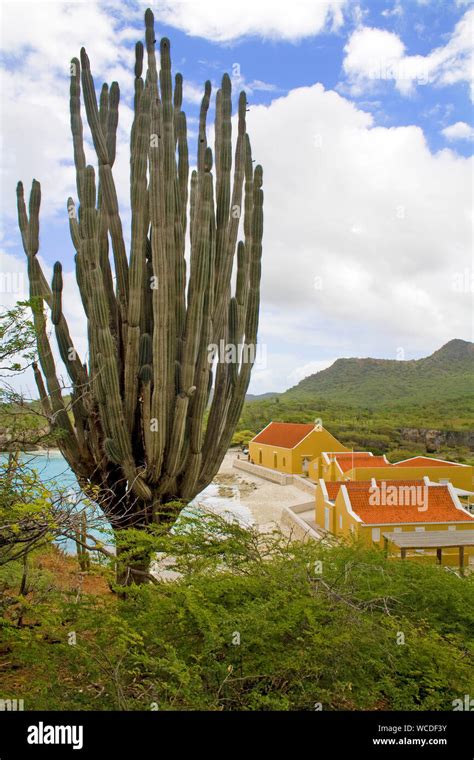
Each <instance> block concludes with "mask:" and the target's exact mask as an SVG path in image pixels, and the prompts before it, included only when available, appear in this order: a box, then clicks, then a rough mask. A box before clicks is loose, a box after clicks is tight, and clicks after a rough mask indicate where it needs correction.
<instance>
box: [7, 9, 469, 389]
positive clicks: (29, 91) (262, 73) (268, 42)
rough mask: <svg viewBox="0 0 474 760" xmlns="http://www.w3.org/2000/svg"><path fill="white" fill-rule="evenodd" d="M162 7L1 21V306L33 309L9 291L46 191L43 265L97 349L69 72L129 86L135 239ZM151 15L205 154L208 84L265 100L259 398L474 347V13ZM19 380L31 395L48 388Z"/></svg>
mask: <svg viewBox="0 0 474 760" xmlns="http://www.w3.org/2000/svg"><path fill="white" fill-rule="evenodd" d="M145 7H146V6H145V5H142V4H138V3H125V4H124V3H120V2H118V0H117V1H116V0H110V2H79V3H74V4H71V5H67V4H64V3H55V2H46V3H42V2H36V3H34V4H28V3H22V2H15V3H9V2H6V3H4V4H3V6H2V16H3V18H2V22H3V23H2V27H3V29H2V48H3V50H4V54H3V58H2V59H1V62H2V79H3V95H2V98H3V103H2V106H3V108H2V123H1V130H2V136H3V145H4V148H3V159H4V160H3V164H4V171H3V175H2V239H1V255H2V268H3V272H4V273H6V274H7V275H12V277H13V279H11V280H10V287H8V282H9V280H8V277H7V278H6V279H4V280H3V283H2V288H3V291H4V292H3V293H1V294H0V295H1V296H2V301H3V302H4V305H10V304H11V303H12V302H13V301H15V300H16V299H17V298H18V297H21V296H22V295H23V294H22V293H20V292H19V289H18V288H15V287H12V285H11V283H15V282H17V281H18V282H21V277H22V276H24V255H23V253H22V250H21V245H20V240H19V235H18V232H17V229H16V221H15V205H14V189H15V184H16V181H17V179H22V180H23V181H24V182H25V187H28V186H29V183H30V182H31V179H32V177H33V176H34V177H36V178H37V179H39V180H40V181H41V182H42V186H43V205H42V213H41V249H40V255H41V257H42V260H43V262H44V265H45V269H46V270H47V272H48V273H49V270H50V269H51V268H52V265H53V263H54V261H55V260H56V259H60V260H61V261H62V262H63V265H64V268H65V270H66V272H69V273H70V274H69V276H68V275H67V274H66V277H65V279H66V286H65V287H66V292H67V293H68V296H69V297H68V298H67V306H66V308H68V309H69V319H70V323H71V329H72V332H73V334H74V336H75V337H76V340H77V343H78V345H79V347H80V346H81V345H82V346H83V349H84V351H85V350H86V342H85V334H84V320H83V318H82V314H81V309H80V304H79V299H78V296H77V292H76V291H75V289H74V277H73V274H72V269H73V249H72V245H71V243H70V240H69V233H68V225H67V219H66V214H65V204H66V198H67V195H69V194H72V195H73V196H74V195H75V193H74V172H73V166H72V147H71V141H70V136H69V127H68V118H69V115H68V76H67V73H68V63H69V60H70V58H71V57H72V56H73V55H77V54H78V51H79V47H80V46H81V45H82V44H84V45H85V46H86V48H87V50H88V53H89V56H90V59H91V64H92V71H93V73H94V74H95V77H96V85H97V86H100V84H101V83H102V81H104V80H105V81H108V82H110V81H112V79H115V78H116V79H117V80H118V81H119V83H120V85H121V89H122V102H121V115H120V128H119V146H118V148H119V149H118V159H117V167H116V181H117V183H118V185H119V200H120V204H121V209H122V211H123V219H124V225H125V226H126V225H127V224H128V221H129V218H128V215H127V194H128V178H127V172H128V164H127V162H128V153H127V135H128V133H127V129H128V127H129V124H130V119H131V110H130V106H131V93H132V86H133V74H132V68H133V62H132V58H133V54H132V50H133V45H134V42H135V40H136V39H141V38H142V37H143V31H142V30H143V23H142V14H143V10H144V8H145ZM151 7H152V9H153V10H154V12H155V17H156V28H157V37H159V36H168V37H169V38H170V39H171V44H172V47H171V50H172V60H173V69H174V71H175V72H176V71H181V72H182V74H183V76H184V79H185V91H184V95H185V101H184V110H185V111H186V113H187V116H188V126H189V131H190V134H191V140H190V152H191V156H193V155H195V139H194V138H193V136H192V135H193V132H195V129H196V126H195V119H196V116H197V113H198V108H199V100H200V93H201V91H202V84H203V82H204V80H205V79H207V78H209V79H211V81H212V83H213V88H214V91H215V89H216V86H218V83H219V81H220V78H221V76H222V74H223V73H224V71H228V72H229V73H230V74H232V75H233V84H234V93H235V96H237V93H238V91H239V89H240V88H241V87H242V86H243V87H244V89H246V90H247V93H248V100H249V106H250V111H249V114H248V131H249V133H250V136H251V140H252V145H253V150H254V156H255V157H256V159H257V161H258V162H261V163H262V165H263V167H264V190H265V233H264V258H263V281H262V309H261V327H260V336H259V337H260V340H261V342H262V345H263V347H264V353H263V360H262V362H261V364H260V365H259V366H257V367H256V369H255V372H254V375H253V380H252V385H251V389H250V390H251V391H252V392H254V393H261V392H265V391H269V390H284V389H285V388H287V387H289V386H291V385H293V384H294V383H295V382H297V381H298V380H299V379H301V378H302V377H303V376H305V375H306V374H309V373H311V372H314V371H317V370H319V369H322V368H324V367H326V366H328V365H329V364H330V363H331V362H332V361H334V360H335V359H336V358H338V357H340V356H368V355H370V356H377V357H383V358H393V359H395V358H398V359H411V358H417V357H419V356H423V355H426V354H428V353H430V352H431V351H433V350H435V349H436V348H438V347H439V346H440V345H442V344H443V343H444V342H446V341H447V340H449V339H451V338H454V337H460V338H464V339H467V340H472V295H473V293H472V277H473V263H472V188H471V183H472V158H471V157H472V145H473V134H474V130H473V126H472V81H471V77H472V63H471V64H470V63H469V57H470V55H471V54H472V51H471V50H470V48H471V47H472V15H473V9H472V3H470V2H465V1H464V0H457V1H454V2H443V1H442V0H407V1H406V2H395V0H390V1H388V2H381V1H376V2H360V3H359V2H344V1H343V0H320V2H316V3H306V2H302V0H293V2H292V3H291V4H288V3H284V2H282V0H273V2H267V1H266V0H261V2H259V3H256V2H253V3H252V2H250V0H245V2H243V3H240V4H238V5H236V6H235V7H234V6H229V7H226V4H223V3H219V2H215V1H214V0H201V2H200V3H190V2H187V0H182V2H175V3H172V2H161V3H160V4H159V5H158V4H157V6H156V7H155V6H153V5H151ZM25 14H28V17H29V24H27V25H26V28H25V25H24V24H23V20H24V17H25ZM469 33H470V35H471V39H470V42H467V40H468V38H469ZM211 119H212V113H211ZM88 159H89V160H90V161H91V162H93V160H94V155H93V151H92V150H89V151H88ZM15 274H17V275H18V277H19V278H20V279H19V280H17V279H15V277H14V276H13V275H15ZM68 288H69V290H68ZM21 382H22V383H23V385H24V384H25V383H26V388H28V389H29V390H31V393H32V395H34V390H33V384H32V383H31V379H30V378H27V379H26V380H22V381H21Z"/></svg>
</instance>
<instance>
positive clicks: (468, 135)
mask: <svg viewBox="0 0 474 760" xmlns="http://www.w3.org/2000/svg"><path fill="white" fill-rule="evenodd" d="M441 133H442V134H443V135H444V136H445V137H446V139H447V140H449V141H450V142H451V141H453V140H474V127H472V126H471V125H470V124H466V122H465V121H457V122H456V123H455V124H450V125H449V126H448V127H445V128H444V129H442V130H441Z"/></svg>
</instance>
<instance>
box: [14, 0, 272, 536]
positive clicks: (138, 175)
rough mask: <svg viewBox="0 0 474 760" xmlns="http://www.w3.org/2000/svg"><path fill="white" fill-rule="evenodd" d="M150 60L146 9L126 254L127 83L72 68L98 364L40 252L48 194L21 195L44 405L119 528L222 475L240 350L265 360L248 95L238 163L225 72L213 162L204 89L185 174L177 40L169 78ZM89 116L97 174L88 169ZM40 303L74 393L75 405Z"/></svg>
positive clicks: (242, 101) (78, 62)
mask: <svg viewBox="0 0 474 760" xmlns="http://www.w3.org/2000/svg"><path fill="white" fill-rule="evenodd" d="M155 48H156V38H155V28H154V17H153V13H152V12H151V10H149V9H148V10H147V11H146V12H145V42H144V44H143V43H142V42H138V43H137V45H136V47H135V63H134V76H135V78H134V114H133V121H132V126H131V131H130V142H129V148H130V208H131V235H130V250H129V252H128V255H127V251H126V247H125V236H124V232H123V228H122V220H121V216H120V213H119V206H118V200H117V190H116V184H115V179H114V164H115V161H116V156H117V150H118V149H117V130H118V123H119V107H120V90H119V86H118V84H117V83H116V82H112V83H111V84H110V85H108V84H107V83H104V84H102V86H101V87H100V89H99V92H98V94H97V93H96V88H95V84H94V79H93V77H92V73H91V67H90V62H89V57H88V55H87V53H86V51H85V49H84V48H82V49H81V51H80V56H79V57H78V58H73V59H72V61H71V71H70V74H71V79H70V97H69V105H70V123H71V133H72V143H73V154H74V164H75V172H76V194H77V199H76V200H74V199H73V198H68V199H67V216H68V220H69V230H70V236H71V241H72V244H73V248H74V251H75V275H76V280H77V284H78V287H79V292H80V296H81V301H82V307H83V310H84V314H85V317H86V327H87V337H88V357H89V358H88V364H87V366H86V365H84V364H83V363H82V361H81V359H80V358H79V356H78V355H77V352H76V351H75V348H74V345H73V341H72V339H71V335H70V333H69V329H68V326H67V321H66V318H65V316H64V313H63V308H64V303H65V297H64V292H63V278H64V273H63V268H62V266H61V263H60V262H56V263H55V265H54V270H53V277H52V282H51V285H49V283H48V282H47V280H46V278H45V276H44V274H43V272H42V270H41V266H40V264H39V261H38V259H37V256H36V254H37V252H38V250H39V205H40V186H39V183H37V182H36V181H34V182H33V186H32V191H31V195H30V201H29V209H28V210H27V209H26V206H25V202H24V197H23V187H22V185H21V183H19V185H18V189H17V205H18V223H19V228H20V233H21V238H22V242H23V247H24V250H25V253H26V256H27V263H28V276H29V281H30V296H31V299H32V304H36V306H35V308H34V309H33V312H34V313H33V319H34V326H35V332H36V338H37V346H38V358H39V363H38V365H35V366H34V374H35V379H36V382H37V386H38V392H39V396H40V400H41V405H42V408H43V411H44V413H45V415H46V416H47V417H48V419H49V420H50V424H51V426H52V428H53V429H56V430H58V431H59V434H60V435H59V445H60V448H61V450H62V451H63V453H64V455H65V457H66V459H67V461H68V462H69V464H70V465H71V467H72V469H73V470H74V472H75V473H76V475H77V477H78V478H79V482H80V483H81V485H82V486H83V487H84V489H85V490H86V492H87V493H88V494H90V495H91V498H94V499H95V500H96V501H97V503H98V504H99V505H100V506H101V507H102V509H103V510H104V512H105V513H106V515H107V516H108V517H109V519H110V520H111V523H112V525H113V526H114V527H117V528H119V527H124V526H125V527H126V526H127V525H131V524H133V525H141V524H143V523H146V522H149V521H150V520H158V521H163V520H170V521H171V520H173V519H174V518H175V516H176V511H175V509H174V508H172V507H171V506H170V507H169V508H168V507H167V504H168V503H169V502H172V501H176V500H179V501H182V500H184V501H186V500H189V499H192V498H193V497H194V496H195V495H196V494H197V493H199V491H200V490H202V488H204V487H205V486H206V485H207V484H208V483H209V482H210V480H211V479H212V478H213V477H214V475H215V473H216V472H217V470H218V468H219V466H220V463H221V461H222V458H223V456H224V453H225V450H226V448H227V447H228V445H229V442H230V440H231V436H232V433H233V431H234V429H235V425H236V423H237V421H238V417H239V414H240V412H241V409H242V404H243V402H244V398H245V393H246V390H247V387H248V384H249V380H250V373H251V370H252V363H253V362H252V360H250V361H246V360H245V359H242V358H241V351H240V348H241V345H243V346H244V349H245V348H249V349H253V350H255V346H256V341H257V330H258V312H259V301H260V277H261V254H262V234H263V191H262V170H261V167H260V166H257V167H256V168H255V170H254V168H253V161H252V152H251V146H250V140H249V136H248V134H247V126H246V111H247V98H246V96H245V94H244V93H240V96H239V101H238V119H237V135H236V144H235V154H234V156H233V155H232V84H231V80H230V78H229V76H228V75H227V74H226V75H224V77H223V78H222V83H221V87H220V89H219V90H218V91H217V93H216V103H215V125H214V133H215V142H214V149H213V150H211V147H210V145H209V144H208V138H207V118H208V113H209V108H210V103H211V83H210V82H209V81H207V82H205V85H204V92H203V97H202V101H201V106H200V112H199V129H198V141H197V159H196V168H195V169H193V170H192V171H191V172H190V157H189V149H188V135H187V123H186V115H185V113H184V111H183V77H182V75H181V74H179V73H178V74H176V76H175V77H174V78H173V77H172V71H171V56H170V42H169V40H168V39H167V38H163V39H162V40H161V41H160V43H159V66H158V63H157V59H158V56H157V55H156V52H155ZM82 106H83V107H84V112H85V114H86V118H87V123H88V126H89V128H90V132H91V135H92V142H93V145H94V150H95V154H96V167H97V168H96V169H94V167H93V166H88V165H87V164H86V157H85V152H84V137H83V123H82V116H81V108H82ZM76 206H77V211H76ZM239 234H240V235H241V236H242V239H240V240H239ZM234 281H235V286H234ZM44 304H46V305H47V306H48V307H49V309H50V315H51V321H52V323H53V325H54V331H55V336H56V344H57V349H58V352H59V356H60V358H61V360H62V362H63V363H64V365H65V366H66V369H67V372H68V375H69V377H70V380H71V384H72V388H71V391H70V399H71V401H70V409H67V408H66V405H65V402H64V399H63V397H62V390H61V387H60V384H59V381H58V375H57V372H56V364H55V360H54V357H53V352H52V349H51V346H50V343H49V339H48V334H47V323H46V318H45V315H44V314H43V305H44ZM220 342H223V343H224V344H230V347H231V355H230V358H229V355H225V356H222V355H220V354H219V355H218V357H217V360H216V359H215V357H214V353H213V351H211V348H212V346H214V345H216V346H218V345H219V343H220ZM242 353H243V354H244V355H245V356H246V355H247V353H248V352H245V351H244V352H242ZM211 391H213V393H212V403H209V402H210V398H211ZM70 411H72V415H71V414H70V413H69V412H70ZM206 418H207V422H206Z"/></svg>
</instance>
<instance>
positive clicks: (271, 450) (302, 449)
mask: <svg viewBox="0 0 474 760" xmlns="http://www.w3.org/2000/svg"><path fill="white" fill-rule="evenodd" d="M328 449H330V450H331V451H348V449H347V448H346V447H345V446H343V445H342V443H339V441H338V440H337V438H334V436H333V435H331V433H329V431H327V430H325V429H324V428H322V429H321V430H313V431H311V433H309V434H308V435H307V436H306V438H304V439H303V440H302V441H301V442H300V443H298V444H297V445H296V446H295V447H294V448H293V449H285V448H283V447H281V446H271V445H269V444H266V443H258V442H254V441H250V443H249V454H250V460H251V461H253V463H254V464H260V465H262V466H263V467H268V468H269V469H271V470H279V471H280V472H286V473H289V474H293V475H299V474H301V473H302V472H303V467H302V465H303V457H305V456H307V457H308V459H309V460H313V459H314V458H315V457H317V456H319V455H320V454H321V452H322V451H328ZM260 454H261V456H260ZM275 455H276V462H275ZM283 460H285V463H283Z"/></svg>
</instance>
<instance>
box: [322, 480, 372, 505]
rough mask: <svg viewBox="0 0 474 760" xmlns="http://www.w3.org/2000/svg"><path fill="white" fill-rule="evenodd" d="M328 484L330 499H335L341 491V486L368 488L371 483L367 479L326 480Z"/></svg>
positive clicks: (327, 489)
mask: <svg viewBox="0 0 474 760" xmlns="http://www.w3.org/2000/svg"><path fill="white" fill-rule="evenodd" d="M324 483H325V485H326V491H327V492H328V499H329V500H330V501H334V499H335V498H336V496H337V494H338V493H339V489H340V487H341V486H350V487H351V488H354V489H357V488H359V489H366V488H367V487H368V485H370V483H369V482H368V481H367V480H336V481H330V480H327V481H326V480H325V481H324Z"/></svg>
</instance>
